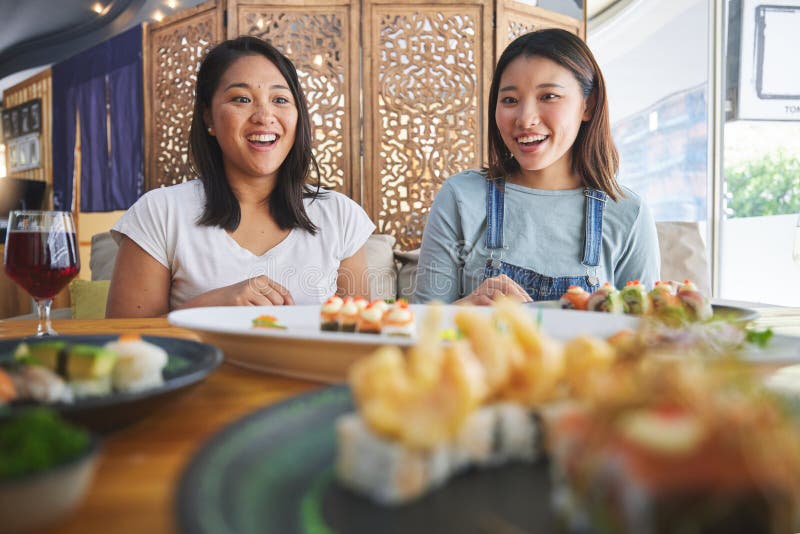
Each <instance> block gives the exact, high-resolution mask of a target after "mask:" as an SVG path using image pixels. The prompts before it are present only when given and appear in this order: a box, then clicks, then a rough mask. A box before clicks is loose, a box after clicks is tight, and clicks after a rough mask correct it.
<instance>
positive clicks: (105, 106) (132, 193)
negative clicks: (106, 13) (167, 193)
mask: <svg viewBox="0 0 800 534" xmlns="http://www.w3.org/2000/svg"><path fill="white" fill-rule="evenodd" d="M52 76H53V205H54V207H55V208H56V209H62V210H70V209H71V207H72V192H73V180H72V177H73V170H74V168H75V162H74V161H73V160H74V153H75V119H76V116H77V115H79V116H80V124H81V130H80V131H81V195H80V197H81V206H80V209H81V211H84V212H92V211H113V210H123V209H128V208H129V207H130V206H131V204H133V203H134V202H135V201H136V199H137V198H139V196H140V195H141V194H142V191H143V188H144V138H143V132H144V106H143V95H142V91H143V80H142V27H141V26H137V27H135V28H132V29H131V30H128V31H127V32H125V33H123V34H121V35H118V36H117V37H114V38H113V39H110V40H108V41H106V42H105V43H102V44H99V45H97V46H95V47H93V48H90V49H89V50H86V51H85V52H82V53H80V54H78V55H77V56H74V57H72V58H70V59H68V60H66V61H63V62H61V63H59V64H57V65H54V66H53V68H52Z"/></svg>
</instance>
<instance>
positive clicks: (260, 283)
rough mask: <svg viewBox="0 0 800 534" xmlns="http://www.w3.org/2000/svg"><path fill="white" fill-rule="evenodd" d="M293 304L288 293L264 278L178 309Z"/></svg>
mask: <svg viewBox="0 0 800 534" xmlns="http://www.w3.org/2000/svg"><path fill="white" fill-rule="evenodd" d="M290 304H294V299H293V298H292V295H291V294H290V293H289V291H288V290H287V289H286V288H285V287H283V286H282V285H280V284H279V283H277V282H275V281H274V280H272V279H270V278H267V277H266V276H263V275H262V276H256V277H255V278H250V279H248V280H242V281H241V282H237V283H236V284H232V285H229V286H225V287H220V288H217V289H212V290H211V291H206V292H205V293H203V294H201V295H198V296H196V297H194V298H193V299H189V300H188V301H186V302H185V303H184V304H183V305H182V306H180V308H198V307H200V306H283V305H290Z"/></svg>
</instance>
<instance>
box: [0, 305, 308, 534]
mask: <svg viewBox="0 0 800 534" xmlns="http://www.w3.org/2000/svg"><path fill="white" fill-rule="evenodd" d="M53 327H54V328H55V329H56V330H57V331H58V332H59V333H61V334H107V333H122V332H137V333H140V334H143V335H154V336H172V337H181V338H187V339H195V340H199V338H197V336H196V335H195V334H193V333H192V332H190V331H188V330H183V329H180V328H175V327H172V326H170V325H169V324H168V323H167V321H166V319H103V320H67V321H53ZM35 330H36V322H35V321H0V338H9V337H20V336H24V335H29V334H31V333H32V332H35ZM317 387H320V384H316V383H313V382H306V381H302V380H294V379H289V378H281V377H277V376H271V375H267V374H261V373H255V372H253V371H246V370H243V369H239V368H237V367H235V366H233V365H229V364H226V363H223V364H222V365H221V366H220V367H219V368H218V369H217V370H216V371H215V372H214V373H213V374H211V376H209V377H208V378H207V379H206V380H205V381H204V382H203V383H201V384H200V385H198V386H197V387H195V388H194V389H193V390H191V391H189V392H187V393H186V394H185V395H182V396H181V397H179V398H178V399H177V400H175V401H173V402H171V403H168V404H166V405H164V407H163V408H162V409H160V410H159V411H158V412H156V413H154V414H152V415H150V416H149V417H147V418H145V419H143V420H141V421H139V422H137V423H134V424H133V425H131V426H129V427H126V428H124V429H122V430H119V431H117V432H114V433H112V434H109V435H108V436H107V437H106V438H105V440H104V444H103V454H102V458H101V461H100V463H99V466H98V469H97V472H96V474H95V479H94V482H93V483H92V486H91V489H90V491H89V493H88V495H87V497H86V499H85V500H84V502H83V503H82V505H81V506H80V507H79V508H78V510H77V511H76V512H75V513H74V514H72V515H71V516H70V517H69V518H68V519H66V520H65V521H63V522H61V523H59V524H58V525H56V526H55V527H54V528H52V529H51V530H48V531H46V532H58V533H59V534H65V533H76V534H87V533H95V532H112V531H113V532H114V534H124V533H127V532H131V533H145V532H146V533H148V534H151V533H158V532H175V531H177V525H176V522H175V517H174V512H173V510H174V499H175V492H176V488H177V484H178V481H179V479H180V476H181V473H182V472H183V469H184V467H185V466H186V464H187V462H188V461H189V460H190V459H191V457H192V456H193V455H194V453H195V452H196V451H197V449H198V448H199V447H200V446H201V445H202V444H203V442H204V441H205V440H206V439H207V438H209V437H210V436H211V435H212V434H214V433H215V432H217V431H218V430H220V429H221V428H222V427H224V426H225V425H227V424H228V423H231V422H233V421H235V420H236V419H238V418H239V417H241V416H243V415H245V414H247V413H248V412H251V411H253V410H255V409H257V408H260V407H262V406H264V405H267V404H271V403H274V402H277V401H280V400H282V399H285V398H287V397H290V396H292V395H296V394H298V393H303V392H306V391H309V390H312V389H314V388H317Z"/></svg>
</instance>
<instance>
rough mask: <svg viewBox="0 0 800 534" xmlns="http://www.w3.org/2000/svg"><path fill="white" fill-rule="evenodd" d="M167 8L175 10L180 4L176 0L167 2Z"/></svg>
mask: <svg viewBox="0 0 800 534" xmlns="http://www.w3.org/2000/svg"><path fill="white" fill-rule="evenodd" d="M167 7H168V8H170V9H173V10H174V9H175V8H176V7H178V2H177V1H176V0H167Z"/></svg>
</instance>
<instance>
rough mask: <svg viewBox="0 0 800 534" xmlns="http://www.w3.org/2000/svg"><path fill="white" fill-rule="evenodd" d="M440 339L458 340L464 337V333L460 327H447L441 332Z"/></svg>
mask: <svg viewBox="0 0 800 534" xmlns="http://www.w3.org/2000/svg"><path fill="white" fill-rule="evenodd" d="M439 339H440V340H442V341H458V340H459V339H464V334H463V333H462V332H461V330H459V329H458V328H446V329H444V330H442V331H441V333H440V334H439Z"/></svg>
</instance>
